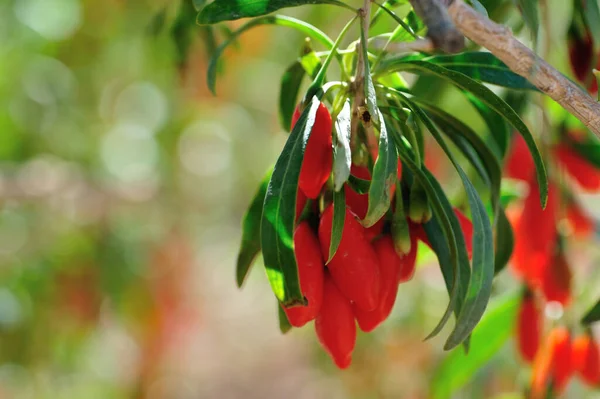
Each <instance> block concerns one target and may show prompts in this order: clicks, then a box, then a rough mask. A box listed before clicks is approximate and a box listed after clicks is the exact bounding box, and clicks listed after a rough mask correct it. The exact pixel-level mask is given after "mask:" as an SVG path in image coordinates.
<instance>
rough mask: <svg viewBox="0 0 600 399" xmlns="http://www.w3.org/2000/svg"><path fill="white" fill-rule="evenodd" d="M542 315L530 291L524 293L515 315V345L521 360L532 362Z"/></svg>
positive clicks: (536, 350) (539, 332)
mask: <svg viewBox="0 0 600 399" xmlns="http://www.w3.org/2000/svg"><path fill="white" fill-rule="evenodd" d="M541 332H542V315H541V314H540V310H539V309H538V307H537V304H536V301H535V297H534V296H533V293H532V292H531V291H527V292H525V294H524V295H523V298H522V300H521V304H520V305H519V313H518V315H517V344H518V348H519V353H520V354H521V357H522V358H523V360H525V361H526V362H528V363H531V362H533V360H534V359H535V355H536V354H537V352H538V349H539V346H540V334H541Z"/></svg>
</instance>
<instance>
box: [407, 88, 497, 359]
mask: <svg viewBox="0 0 600 399" xmlns="http://www.w3.org/2000/svg"><path fill="white" fill-rule="evenodd" d="M398 95H399V98H400V99H401V101H403V102H404V103H405V104H406V105H407V106H408V107H409V108H410V109H411V110H412V111H413V112H414V113H415V115H416V116H417V117H418V118H419V119H420V120H421V121H422V122H423V124H424V125H425V126H426V127H427V129H428V130H429V132H430V133H431V135H432V136H433V138H434V139H435V140H436V141H437V143H438V144H439V145H440V147H441V148H442V150H443V151H444V153H445V154H446V155H447V156H448V158H449V159H450V161H451V162H452V164H453V165H454V168H455V169H456V171H457V172H458V175H459V176H460V178H461V180H462V183H463V186H464V188H465V191H466V193H467V199H468V202H469V207H470V208H471V219H472V223H473V258H472V263H471V276H470V279H469V286H468V288H467V296H466V298H465V302H464V306H463V308H462V309H461V312H460V314H459V317H458V319H457V321H456V325H455V326H454V330H453V331H452V333H451V334H450V337H449V338H448V340H447V341H446V345H445V346H444V349H446V350H449V349H452V348H453V347H455V346H457V345H459V344H460V343H461V342H463V341H464V340H465V339H466V338H467V337H468V336H469V334H470V333H471V331H472V330H473V328H475V326H476V325H477V322H478V321H479V320H480V319H481V316H482V315H483V312H484V311H485V308H486V307H487V303H488V301H489V298H490V295H491V289H492V280H493V278H494V241H493V234H492V227H491V224H490V220H489V219H488V216H487V212H486V210H485V206H484V205H483V202H482V201H481V197H480V196H479V193H477V190H475V187H474V186H473V183H471V181H470V180H469V178H468V176H467V175H466V173H465V172H464V171H463V169H462V167H461V166H460V165H459V164H458V162H457V161H456V159H455V158H454V155H453V154H452V152H451V151H450V149H449V148H448V146H447V145H446V143H445V141H444V139H443V138H442V136H441V134H440V132H439V130H438V128H437V126H436V125H435V124H434V123H433V121H432V120H431V119H430V118H429V117H428V116H427V114H426V113H425V112H424V111H423V110H422V109H421V108H420V107H419V106H417V105H416V104H415V103H413V102H412V101H411V100H409V99H408V98H407V97H406V96H404V95H403V94H401V93H398Z"/></svg>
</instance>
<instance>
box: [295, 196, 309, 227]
mask: <svg viewBox="0 0 600 399" xmlns="http://www.w3.org/2000/svg"><path fill="white" fill-rule="evenodd" d="M306 201H308V198H306V195H304V193H303V192H302V190H298V194H297V195H296V220H298V219H299V218H300V216H301V215H302V211H303V210H304V207H305V206H306Z"/></svg>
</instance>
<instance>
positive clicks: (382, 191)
mask: <svg viewBox="0 0 600 399" xmlns="http://www.w3.org/2000/svg"><path fill="white" fill-rule="evenodd" d="M376 112H377V113H378V115H379V120H380V121H381V124H380V128H379V153H378V156H377V160H376V161H375V165H374V166H373V177H372V180H371V186H370V187H369V207H368V210H367V214H366V215H365V218H364V220H363V221H362V223H363V225H364V226H365V227H371V226H373V225H374V224H375V223H377V221H378V220H379V219H381V217H382V216H383V215H385V213H386V212H387V210H388V209H389V207H390V203H391V201H392V187H394V185H395V184H396V179H397V178H398V154H397V152H396V147H395V146H394V144H393V143H392V142H391V141H390V138H389V137H388V132H387V126H386V121H385V120H384V119H383V115H381V112H380V111H379V109H377V108H376Z"/></svg>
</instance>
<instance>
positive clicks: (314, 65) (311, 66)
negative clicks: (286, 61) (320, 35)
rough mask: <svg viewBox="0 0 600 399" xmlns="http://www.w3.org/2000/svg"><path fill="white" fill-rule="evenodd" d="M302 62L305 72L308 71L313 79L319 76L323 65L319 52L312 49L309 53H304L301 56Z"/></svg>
mask: <svg viewBox="0 0 600 399" xmlns="http://www.w3.org/2000/svg"><path fill="white" fill-rule="evenodd" d="M300 63H301V64H302V66H303V67H304V72H306V74H307V75H308V76H310V77H311V79H314V78H315V77H316V76H317V74H318V73H319V70H320V69H321V65H322V64H321V58H319V56H318V55H317V53H315V52H314V51H310V52H309V53H307V54H305V55H303V56H302V57H301V58H300Z"/></svg>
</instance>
